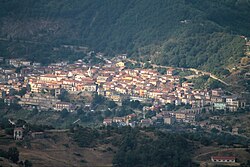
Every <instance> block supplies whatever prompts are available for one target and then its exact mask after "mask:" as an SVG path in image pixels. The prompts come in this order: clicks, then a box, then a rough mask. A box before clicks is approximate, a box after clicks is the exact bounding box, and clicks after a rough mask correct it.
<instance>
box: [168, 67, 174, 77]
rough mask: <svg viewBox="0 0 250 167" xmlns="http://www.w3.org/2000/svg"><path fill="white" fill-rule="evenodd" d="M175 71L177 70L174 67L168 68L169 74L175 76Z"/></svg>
mask: <svg viewBox="0 0 250 167" xmlns="http://www.w3.org/2000/svg"><path fill="white" fill-rule="evenodd" d="M174 72H175V70H174V69H173V68H170V69H168V70H167V75H170V76H173V75H174Z"/></svg>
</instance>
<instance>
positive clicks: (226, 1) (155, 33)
mask: <svg viewBox="0 0 250 167" xmlns="http://www.w3.org/2000/svg"><path fill="white" fill-rule="evenodd" d="M249 9H250V2H249V1H248V0H222V1H217V0H203V1H200V0H199V1H197V0H155V1H152V0H143V1H141V0H126V1H124V0H95V1H93V0H84V1H81V0H74V1H70V0H61V1H56V0H46V1H43V0H25V1H18V0H2V1H1V2H0V23H1V24H0V29H1V30H0V37H1V40H0V51H1V54H2V55H3V56H6V57H20V56H23V57H28V58H29V59H31V60H38V61H42V62H46V61H53V60H56V59H57V58H60V59H67V58H68V55H69V56H74V57H73V58H74V59H77V58H80V57H81V56H84V54H81V53H79V52H73V51H65V50H63V51H62V50H61V49H60V46H61V45H65V44H67V45H77V46H87V47H89V48H90V49H93V50H96V51H102V52H105V53H107V54H108V55H110V56H113V55H114V54H116V53H128V54H129V56H133V57H135V58H138V57H140V58H142V59H143V60H151V61H153V62H155V63H158V64H164V65H171V66H180V67H195V68H202V69H205V70H209V71H212V72H215V73H216V72H217V71H216V69H217V67H223V68H226V67H227V66H228V65H232V64H235V63H238V62H239V60H240V58H241V57H242V56H243V46H244V42H245V40H244V39H243V38H241V37H240V36H243V35H244V36H249V35H250V33H249V31H248V30H249V27H250V22H249V18H250V10H249ZM55 48H59V51H58V50H57V49H55ZM48 58H49V59H48Z"/></svg>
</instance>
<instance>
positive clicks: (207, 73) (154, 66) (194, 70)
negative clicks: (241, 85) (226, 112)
mask: <svg viewBox="0 0 250 167" xmlns="http://www.w3.org/2000/svg"><path fill="white" fill-rule="evenodd" d="M127 61H129V62H131V63H139V64H141V65H144V64H145V63H143V62H138V61H135V60H132V59H127ZM151 65H152V67H153V68H173V67H169V66H162V65H157V64H151ZM175 69H180V70H182V69H186V70H190V71H193V72H195V73H196V76H202V75H209V76H210V77H211V78H213V79H215V80H217V81H219V82H221V83H223V84H225V85H227V86H229V85H230V84H228V83H226V82H225V81H223V80H221V79H220V78H218V77H217V76H215V75H214V74H212V73H210V72H206V71H202V70H198V69H195V68H180V67H175Z"/></svg>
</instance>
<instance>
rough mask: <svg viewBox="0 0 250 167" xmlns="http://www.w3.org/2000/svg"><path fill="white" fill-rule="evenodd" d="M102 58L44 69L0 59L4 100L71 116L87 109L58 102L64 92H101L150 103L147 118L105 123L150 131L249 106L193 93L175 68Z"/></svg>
mask: <svg viewBox="0 0 250 167" xmlns="http://www.w3.org/2000/svg"><path fill="white" fill-rule="evenodd" d="M98 56H99V57H101V58H102V57H103V56H102V55H98ZM103 59H104V60H105V63H103V64H94V65H93V64H92V65H90V64H87V63H85V62H84V61H83V60H77V61H75V62H74V63H68V62H59V63H52V64H50V65H48V66H42V65H41V64H40V63H36V62H31V61H27V60H24V59H3V58H0V61H1V64H3V66H2V67H1V69H0V72H1V73H0V83H1V84H0V90H1V92H0V98H2V99H3V100H4V102H5V103H6V104H7V105H12V104H18V105H20V106H21V107H22V108H24V109H28V110H32V109H34V108H36V109H38V110H39V111H46V110H55V111H62V110H63V109H66V110H67V111H68V112H74V111H76V110H77V108H79V107H82V105H86V104H78V103H74V102H71V101H70V102H69V101H64V100H62V99H60V98H58V97H59V96H60V95H61V94H62V93H63V92H68V93H69V94H79V93H96V94H98V95H101V96H104V97H106V98H107V99H110V100H112V101H114V102H115V103H117V104H118V105H121V104H122V101H124V100H127V99H129V100H130V101H139V102H140V103H142V104H150V105H149V106H148V105H147V106H144V107H143V111H142V114H143V115H144V116H143V117H142V118H140V119H139V120H138V119H136V117H137V115H138V113H134V114H130V115H127V116H125V117H114V118H105V119H104V121H103V124H104V125H112V124H113V123H118V124H119V125H122V126H123V125H130V126H136V125H138V124H139V125H141V126H146V127H148V126H152V125H155V124H161V123H164V124H172V123H174V122H175V121H177V122H184V123H185V122H186V123H192V124H195V123H196V118H197V116H198V115H199V114H201V113H202V112H208V111H211V110H225V111H228V112H237V111H238V110H239V109H244V108H245V107H246V106H247V105H248V104H247V101H246V100H245V99H243V98H241V97H238V96H236V95H234V94H229V93H227V92H225V91H224V90H223V89H221V88H218V89H213V90H208V89H204V90H201V89H194V84H193V83H192V82H188V81H184V82H181V81H180V80H181V77H180V76H178V75H176V72H175V71H176V69H175V68H166V69H165V70H166V71H165V72H164V74H161V73H159V72H158V71H157V70H156V69H153V68H128V67H126V63H125V62H126V55H118V56H116V57H115V58H114V59H112V60H108V59H106V58H103ZM183 70H184V69H183ZM47 92H52V93H49V94H48V93H47ZM169 104H173V105H175V106H186V107H184V108H183V107H182V108H180V109H179V110H177V111H171V110H169V109H167V106H168V105H169ZM150 110H158V111H159V112H158V113H157V115H155V116H153V117H151V118H145V113H146V112H147V111H150ZM90 111H94V110H90ZM135 120H136V121H135ZM202 126H204V125H202Z"/></svg>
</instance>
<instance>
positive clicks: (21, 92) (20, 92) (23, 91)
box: [18, 88, 27, 96]
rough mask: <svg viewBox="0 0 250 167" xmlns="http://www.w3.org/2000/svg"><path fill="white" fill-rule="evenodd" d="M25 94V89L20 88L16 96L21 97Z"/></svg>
mask: <svg viewBox="0 0 250 167" xmlns="http://www.w3.org/2000/svg"><path fill="white" fill-rule="evenodd" d="M26 92H27V88H22V89H21V90H20V91H19V92H18V95H20V96H23V95H25V94H26Z"/></svg>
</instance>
